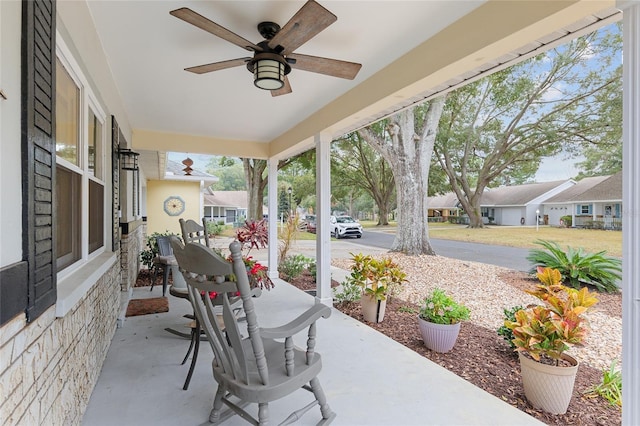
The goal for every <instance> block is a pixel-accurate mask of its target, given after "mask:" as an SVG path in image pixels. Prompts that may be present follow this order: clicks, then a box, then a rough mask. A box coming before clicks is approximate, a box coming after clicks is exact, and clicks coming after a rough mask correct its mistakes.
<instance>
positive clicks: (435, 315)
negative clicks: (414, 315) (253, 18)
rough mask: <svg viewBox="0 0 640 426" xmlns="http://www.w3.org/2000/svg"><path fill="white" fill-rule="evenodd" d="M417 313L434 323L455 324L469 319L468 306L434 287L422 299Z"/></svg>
mask: <svg viewBox="0 0 640 426" xmlns="http://www.w3.org/2000/svg"><path fill="white" fill-rule="evenodd" d="M418 315H419V316H420V318H422V319H423V320H425V321H429V322H432V323H435V324H455V323H458V322H460V321H465V320H468V319H469V308H467V307H466V306H464V305H462V304H460V303H458V302H456V301H455V300H454V299H453V297H451V296H448V295H447V294H446V293H445V292H444V290H442V289H439V288H436V289H434V290H433V291H432V292H431V294H429V295H428V296H427V297H425V299H424V300H423V301H422V305H421V306H420V309H419V314H418Z"/></svg>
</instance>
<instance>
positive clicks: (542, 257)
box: [527, 240, 622, 293]
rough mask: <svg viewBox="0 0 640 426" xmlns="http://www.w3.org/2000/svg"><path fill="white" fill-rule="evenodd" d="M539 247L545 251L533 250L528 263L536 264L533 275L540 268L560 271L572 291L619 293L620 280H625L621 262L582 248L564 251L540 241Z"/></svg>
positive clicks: (528, 257) (555, 245)
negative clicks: (587, 289)
mask: <svg viewBox="0 0 640 426" xmlns="http://www.w3.org/2000/svg"><path fill="white" fill-rule="evenodd" d="M535 243H536V244H539V245H541V246H542V247H544V248H545V249H546V250H543V249H531V250H530V251H529V255H528V256H527V260H529V261H530V262H531V263H533V268H532V270H531V272H532V273H533V272H535V271H536V269H537V267H538V266H543V267H547V268H553V269H557V270H558V271H560V274H561V275H562V281H563V282H565V283H568V284H569V285H570V286H571V287H573V288H578V289H579V288H580V287H581V286H583V285H592V286H594V287H595V288H596V289H597V290H598V291H601V292H607V293H613V292H616V291H618V290H619V288H618V284H617V283H618V281H620V280H622V261H621V260H620V259H618V258H615V257H610V256H606V255H605V253H606V252H605V251H600V252H598V253H585V252H584V251H583V250H582V249H581V248H578V249H573V248H571V247H567V251H566V252H565V251H563V250H562V249H561V248H560V246H559V245H558V243H556V242H553V241H544V240H538V241H536V242H535Z"/></svg>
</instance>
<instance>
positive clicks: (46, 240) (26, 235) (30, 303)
mask: <svg viewBox="0 0 640 426" xmlns="http://www.w3.org/2000/svg"><path fill="white" fill-rule="evenodd" d="M22 31H23V34H22V100H23V105H22V172H23V184H22V206H23V207H22V217H23V219H22V221H23V222H22V229H23V236H22V253H23V259H24V260H25V261H26V263H27V283H26V288H25V291H26V292H27V306H26V312H27V321H33V320H34V319H36V318H37V317H38V316H40V315H41V314H42V313H43V312H44V311H46V310H47V308H49V307H50V306H51V305H53V304H54V303H55V302H56V267H55V260H56V257H55V241H54V235H55V233H54V230H53V226H54V223H55V220H54V211H55V209H54V202H55V200H54V191H55V167H56V157H55V155H56V154H55V140H54V139H55V81H56V80H55V69H56V67H55V64H56V62H55V59H56V56H55V51H56V48H55V39H56V2H55V0H35V1H34V0H23V2H22ZM23 309H24V308H23Z"/></svg>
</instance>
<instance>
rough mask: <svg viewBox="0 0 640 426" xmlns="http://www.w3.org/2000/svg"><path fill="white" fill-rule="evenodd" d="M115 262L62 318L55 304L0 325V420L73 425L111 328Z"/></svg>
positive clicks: (116, 294)
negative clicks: (29, 319)
mask: <svg viewBox="0 0 640 426" xmlns="http://www.w3.org/2000/svg"><path fill="white" fill-rule="evenodd" d="M119 307H120V267H119V264H118V263H117V262H116V263H115V264H114V265H113V266H112V267H111V268H110V269H109V271H108V272H107V273H106V274H105V275H103V276H102V277H101V278H100V279H99V280H98V282H97V283H96V284H95V285H94V286H93V287H92V288H91V290H89V292H88V293H87V294H86V295H85V297H84V298H83V299H82V300H80V302H79V303H78V304H77V306H75V307H74V309H73V310H72V311H70V312H69V313H68V314H67V315H66V316H65V317H64V318H56V317H55V306H52V307H51V308H49V309H48V310H47V311H46V312H45V313H44V314H42V315H41V316H40V317H39V318H37V319H36V320H35V321H34V322H33V323H31V324H27V323H26V321H25V319H24V316H23V315H18V316H17V317H16V318H14V319H13V320H11V321H9V322H8V323H7V324H5V325H4V326H3V327H2V328H1V329H0V404H1V405H0V419H1V421H0V423H2V424H3V425H7V426H9V425H29V426H30V425H79V424H80V422H81V420H82V415H83V414H84V411H85V409H86V407H87V404H88V402H89V397H90V396H91V392H92V390H93V388H94V386H95V384H96V381H97V379H98V375H99V374H100V370H101V368H102V364H103V362H104V359H105V357H106V355H107V350H108V349H109V345H110V343H111V339H112V338H113V335H114V333H115V330H116V321H117V316H118V311H119Z"/></svg>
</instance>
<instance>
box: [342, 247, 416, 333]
mask: <svg viewBox="0 0 640 426" xmlns="http://www.w3.org/2000/svg"><path fill="white" fill-rule="evenodd" d="M351 257H352V259H351V260H352V261H353V265H352V266H351V275H350V276H349V278H348V281H349V284H351V285H357V286H358V287H360V290H361V295H360V305H361V307H362V315H363V316H364V320H365V321H369V322H375V323H378V322H381V321H382V320H383V319H384V312H385V308H386V301H387V296H388V295H389V294H390V293H391V292H392V291H393V289H394V288H395V287H396V286H398V285H400V284H402V283H403V282H404V281H406V279H405V278H406V274H405V273H404V272H403V271H402V270H401V269H400V267H399V266H398V265H397V264H396V263H394V262H393V261H392V260H391V259H390V258H382V259H375V258H374V257H373V256H371V255H364V254H362V253H360V254H355V255H354V254H353V253H352V254H351Z"/></svg>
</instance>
